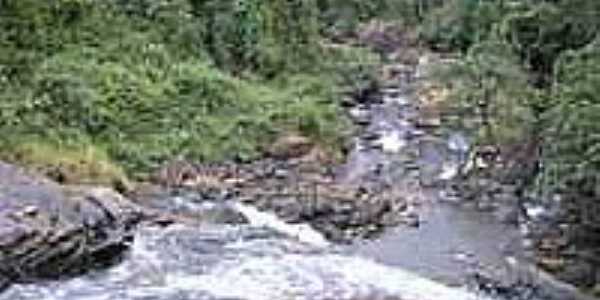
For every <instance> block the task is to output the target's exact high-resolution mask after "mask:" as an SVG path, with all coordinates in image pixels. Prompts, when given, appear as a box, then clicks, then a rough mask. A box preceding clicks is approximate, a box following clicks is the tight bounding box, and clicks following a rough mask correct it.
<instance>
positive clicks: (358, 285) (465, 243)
mask: <svg viewBox="0 0 600 300" xmlns="http://www.w3.org/2000/svg"><path fill="white" fill-rule="evenodd" d="M353 114H354V115H355V116H356V117H361V118H368V119H369V120H370V122H369V123H370V125H368V126H366V128H365V131H364V133H363V134H362V135H360V136H358V137H357V138H356V143H355V144H356V147H355V149H354V150H353V151H352V152H351V153H350V155H349V157H348V161H347V163H346V164H345V165H344V166H342V168H340V170H338V176H337V180H338V181H340V182H343V183H349V184H352V183H359V182H365V181H372V182H376V183H377V184H382V185H394V186H399V187H402V188H403V189H405V192H406V193H414V195H411V196H414V199H413V200H412V202H411V203H409V205H410V207H409V211H414V212H415V213H418V214H420V225H419V226H418V227H417V228H413V227H407V226H402V227H399V228H397V229H390V230H388V231H387V232H386V233H384V234H383V235H382V236H381V237H380V238H378V239H376V240H373V241H362V242H357V243H355V244H353V245H349V246H339V245H332V244H330V243H328V242H327V241H326V240H325V239H324V238H323V237H322V236H321V235H320V234H319V233H318V232H316V231H314V230H312V229H311V228H310V227H309V226H308V225H304V224H294V225H292V224H286V223H285V222H283V221H281V220H279V219H278V218H276V217H275V216H273V215H271V214H268V213H264V212H260V211H258V210H256V209H255V208H253V207H251V206H246V205H242V204H240V203H237V202H235V201H232V202H228V203H202V201H200V202H197V200H193V199H189V201H190V203H192V202H193V204H194V205H190V206H189V208H188V209H190V210H198V211H199V212H201V211H203V210H215V209H216V210H218V209H234V210H236V211H238V212H240V213H241V214H243V215H244V216H245V217H246V218H247V219H248V220H249V223H248V224H243V225H226V224H216V223H214V224H205V225H202V226H199V227H194V226H188V225H186V226H184V225H176V226H170V227H167V228H142V229H140V230H139V232H138V233H137V236H136V239H135V242H134V243H133V245H132V251H131V252H130V254H129V255H128V257H127V258H126V259H125V260H124V261H123V262H122V263H120V264H119V265H116V266H114V267H112V268H110V269H108V270H102V271H97V272H94V273H92V274H88V275H86V276H82V277H78V278H74V279H69V280H65V281H60V282H47V283H42V284H33V285H15V286H13V287H11V288H10V289H9V290H7V291H6V292H5V293H3V294H0V300H34V299H35V300H40V299H42V300H111V299H120V300H134V299H135V300H142V299H143V300H200V299H251V300H253V299H256V300H262V299H264V300H271V299H282V300H284V299H314V300H317V299H348V300H349V299H357V300H358V299H365V300H366V299H370V300H375V299H401V300H426V299H431V300H469V299H492V296H490V295H483V294H481V293H478V292H477V291H473V290H467V289H466V288H465V287H464V285H465V283H466V281H465V278H467V277H468V275H469V273H470V272H472V271H478V270H482V269H486V270H489V271H490V272H492V273H494V272H495V273H498V272H500V273H502V272H501V270H503V269H504V267H505V259H506V257H507V256H508V255H513V256H514V255H519V249H518V247H512V245H514V244H515V243H514V242H515V241H517V240H518V232H517V230H516V228H510V227H507V226H505V225H502V224H499V223H495V222H493V221H491V218H490V217H489V216H487V215H484V214H481V213H478V212H474V211H466V210H463V209H460V208H457V207H456V206H454V205H452V204H448V203H443V202H440V201H439V200H438V198H439V197H438V196H439V192H440V190H441V189H440V188H437V187H436V184H440V183H443V181H444V180H445V179H448V178H450V177H452V176H453V175H454V174H455V173H456V168H457V166H458V165H459V164H460V161H461V159H462V158H463V157H464V154H465V153H466V151H468V143H467V141H466V139H464V138H463V137H462V136H460V135H444V134H442V135H440V136H439V137H428V136H427V134H426V133H425V132H423V131H421V130H419V129H417V128H416V127H415V126H414V125H413V120H414V118H415V117H416V115H417V114H418V112H417V111H416V109H415V106H414V105H413V104H412V103H411V98H410V91H403V90H400V89H388V90H384V91H383V103H381V104H373V105H369V106H364V107H358V108H356V109H354V110H353ZM424 186H425V187H426V188H420V187H424ZM184 200H185V199H184ZM194 201H196V202H194ZM500 273H498V275H495V276H499V277H503V276H504V277H506V276H507V275H506V273H502V274H500ZM451 286H454V287H451ZM504 299H506V298H504ZM511 299H517V298H511ZM520 299H533V298H520Z"/></svg>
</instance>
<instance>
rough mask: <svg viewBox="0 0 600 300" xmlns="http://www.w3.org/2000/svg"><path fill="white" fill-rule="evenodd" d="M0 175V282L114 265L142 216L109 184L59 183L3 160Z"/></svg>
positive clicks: (67, 274)
mask: <svg viewBox="0 0 600 300" xmlns="http://www.w3.org/2000/svg"><path fill="white" fill-rule="evenodd" d="M0 175H1V176H0V228H1V229H0V274H2V275H1V276H0V285H3V284H7V283H8V282H15V281H17V282H28V281H33V280H38V279H52V278H60V277H64V276H69V275H73V274H77V273H80V272H84V271H86V270H89V269H93V268H96V267H98V266H102V265H106V264H109V263H112V262H114V261H115V260H116V259H118V258H120V255H121V254H122V253H123V252H124V251H125V250H126V249H127V248H128V245H129V243H130V242H131V239H132V230H133V227H134V225H136V224H137V222H139V220H140V219H141V217H142V213H141V210H140V209H139V208H138V207H137V206H136V205H134V204H133V203H132V202H130V201H129V200H127V199H126V198H124V197H123V196H121V195H120V194H118V193H116V192H114V191H112V190H111V189H108V188H99V187H84V186H78V187H63V186H59V185H57V184H55V183H53V182H51V181H49V180H47V179H45V178H43V177H38V176H35V175H33V174H30V173H27V172H26V171H24V170H23V169H21V168H18V167H15V166H13V165H9V164H6V163H2V162H0Z"/></svg>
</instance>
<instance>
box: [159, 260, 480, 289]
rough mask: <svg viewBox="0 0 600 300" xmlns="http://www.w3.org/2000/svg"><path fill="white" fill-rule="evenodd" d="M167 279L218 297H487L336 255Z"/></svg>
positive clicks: (229, 266)
mask: <svg viewBox="0 0 600 300" xmlns="http://www.w3.org/2000/svg"><path fill="white" fill-rule="evenodd" d="M167 282H168V285H169V286H170V287H172V288H176V289H180V290H202V291H206V292H209V293H210V294H213V295H215V296H217V297H225V298H227V297H232V298H244V299H249V300H270V299H298V300H303V299H311V300H320V299H356V298H363V297H365V298H368V297H375V296H392V295H393V296H399V297H400V298H401V299H403V300H427V299H431V300H476V299H477V300H482V299H486V298H484V297H481V295H475V294H472V293H469V292H467V291H466V290H464V289H462V288H451V287H447V286H445V285H442V284H440V283H437V282H434V281H432V280H429V279H425V278H422V277H419V276H417V275H415V274H412V273H409V272H406V271H403V270H400V269H394V268H391V267H386V266H383V265H380V264H377V263H375V262H372V261H370V260H367V259H364V258H360V257H350V256H342V255H336V254H328V255H319V256H314V255H313V256H306V255H296V254H288V255H283V256H281V257H252V258H249V259H246V260H242V261H237V262H233V263H231V262H230V263H226V264H223V265H220V266H217V267H216V268H215V269H213V270H212V272H210V273H209V274H205V275H199V276H190V275H183V274H179V275H176V276H171V277H169V279H168V280H167Z"/></svg>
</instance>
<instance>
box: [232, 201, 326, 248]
mask: <svg viewBox="0 0 600 300" xmlns="http://www.w3.org/2000/svg"><path fill="white" fill-rule="evenodd" d="M232 206H233V208H234V209H235V210H237V211H238V212H240V213H241V214H243V215H244V216H245V217H246V218H248V221H249V222H250V225H252V226H257V227H266V228H271V229H273V230H275V231H277V232H279V233H282V234H285V235H287V236H290V237H293V238H294V239H296V240H298V241H300V242H302V243H306V244H309V245H312V246H317V247H327V246H329V242H328V241H327V239H325V237H323V235H322V234H321V233H319V232H317V231H316V230H314V229H313V228H312V227H310V225H308V224H288V223H286V222H285V221H283V220H281V219H279V218H278V217H277V216H276V215H274V214H271V213H267V212H261V211H259V210H258V209H256V208H255V207H253V206H249V205H244V204H242V203H239V202H234V203H232Z"/></svg>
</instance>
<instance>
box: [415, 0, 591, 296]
mask: <svg viewBox="0 0 600 300" xmlns="http://www.w3.org/2000/svg"><path fill="white" fill-rule="evenodd" d="M420 33H421V37H422V38H423V39H424V40H425V41H426V42H427V43H428V44H429V45H430V46H432V47H433V48H435V49H443V50H445V51H453V52H459V53H461V54H462V55H461V58H460V59H459V60H458V61H457V62H456V63H455V64H453V65H452V66H450V67H449V68H445V69H443V70H440V72H439V75H440V78H441V79H442V80H443V81H445V82H447V83H448V84H449V86H451V87H452V91H453V97H452V98H451V100H453V101H451V103H452V104H453V106H455V107H456V108H458V109H462V110H466V111H467V112H468V113H469V115H471V116H473V117H474V118H475V119H477V120H479V122H477V126H476V128H475V129H476V130H477V131H478V132H479V133H480V134H479V135H478V138H479V139H478V142H479V143H480V144H485V145H494V146H497V148H498V149H500V152H501V155H503V157H504V158H505V159H506V160H507V161H508V162H509V164H508V166H509V167H510V169H512V170H509V171H508V172H506V174H505V175H508V176H507V177H508V178H502V179H505V180H512V181H513V182H514V183H516V184H517V185H518V186H517V188H518V191H520V193H521V194H520V196H523V195H524V193H523V191H525V190H529V191H532V192H535V193H536V195H538V196H541V198H544V199H550V198H552V197H553V196H556V195H560V196H561V198H562V199H563V202H562V203H563V204H562V205H563V206H562V208H563V211H562V212H563V214H561V215H564V216H565V219H564V220H561V222H566V224H568V226H569V228H570V229H569V230H570V231H569V232H564V233H565V234H566V235H565V237H566V238H567V239H569V246H570V247H572V248H570V249H575V251H576V253H577V254H581V256H580V257H585V258H584V259H585V260H586V261H589V262H590V261H591V262H592V264H594V265H596V266H597V265H598V261H597V259H596V258H597V253H598V249H600V242H598V241H599V239H598V234H597V233H598V224H599V222H600V218H599V216H598V215H597V214H595V212H597V211H598V207H599V206H598V205H600V202H598V199H599V198H600V189H599V188H598V187H599V186H600V185H599V181H598V179H599V178H598V174H600V136H599V134H598V133H599V132H600V122H599V120H600V67H599V66H600V1H596V0H554V1H549V0H548V1H544V0H521V1H502V0H488V1H483V0H480V1H478V0H448V1H444V4H443V5H442V6H440V7H437V8H434V9H433V10H431V11H430V14H429V15H428V16H427V17H426V18H425V20H424V22H423V23H421V24H420ZM498 173H500V172H498ZM500 174H504V173H500ZM500 176H502V175H500ZM553 229H554V230H558V231H561V230H563V229H558V228H553ZM584 253H590V254H586V255H587V256H584V255H583V254H584ZM580 257H578V258H577V259H580ZM593 281H594V280H592V284H593ZM574 283H575V284H578V285H583V284H584V283H582V282H574ZM588 287H589V288H591V287H592V286H588Z"/></svg>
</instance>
